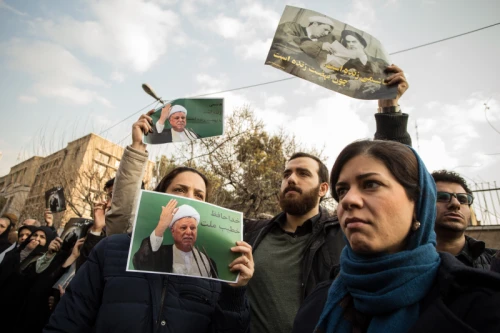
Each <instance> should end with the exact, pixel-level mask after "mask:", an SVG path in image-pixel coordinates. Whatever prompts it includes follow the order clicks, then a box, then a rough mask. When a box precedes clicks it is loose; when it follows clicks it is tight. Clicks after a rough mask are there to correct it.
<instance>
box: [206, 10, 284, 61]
mask: <svg viewBox="0 0 500 333" xmlns="http://www.w3.org/2000/svg"><path fill="white" fill-rule="evenodd" d="M280 16H281V15H280V14H278V13H277V12H275V11H274V10H271V9H268V8H267V7H265V6H264V5H262V4H261V3H259V2H246V4H245V5H244V6H243V7H242V8H241V9H240V11H239V13H238V15H237V16H228V15H226V14H219V15H218V16H217V17H215V18H214V19H212V20H204V21H203V23H202V25H203V26H204V27H206V28H207V29H209V30H211V31H213V32H215V33H216V34H217V35H219V36H221V37H222V38H225V39H228V40H232V41H234V43H235V52H236V53H237V54H238V55H242V56H243V59H255V60H262V59H264V58H265V56H266V55H267V52H269V48H270V46H271V42H272V38H269V36H272V35H274V32H275V31H276V26H277V25H278V23H279V20H280Z"/></svg>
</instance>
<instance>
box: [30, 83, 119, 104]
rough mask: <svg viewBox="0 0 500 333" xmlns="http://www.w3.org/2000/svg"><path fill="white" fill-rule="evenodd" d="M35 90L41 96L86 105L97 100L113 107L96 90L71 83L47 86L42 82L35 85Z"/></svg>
mask: <svg viewBox="0 0 500 333" xmlns="http://www.w3.org/2000/svg"><path fill="white" fill-rule="evenodd" d="M35 91H37V92H38V93H40V94H41V95H43V96H47V97H56V98H59V99H62V100H64V101H65V102H68V103H71V104H75V105H87V104H90V103H92V102H98V103H100V104H102V105H104V106H106V107H108V108H112V107H113V105H112V104H111V103H110V102H109V101H108V100H107V99H106V98H104V97H102V96H100V95H99V94H98V93H97V92H95V91H92V90H88V89H81V88H78V87H75V86H71V85H61V84H59V85H57V84H52V85H50V86H49V85H46V84H44V83H42V84H37V85H36V86H35Z"/></svg>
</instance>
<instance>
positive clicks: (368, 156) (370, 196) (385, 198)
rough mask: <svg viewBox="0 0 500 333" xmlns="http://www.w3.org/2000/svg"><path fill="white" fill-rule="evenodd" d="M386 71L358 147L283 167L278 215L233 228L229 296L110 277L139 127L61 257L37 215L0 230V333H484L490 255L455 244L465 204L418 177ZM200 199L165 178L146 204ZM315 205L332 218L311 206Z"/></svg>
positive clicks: (142, 123)
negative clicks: (327, 159)
mask: <svg viewBox="0 0 500 333" xmlns="http://www.w3.org/2000/svg"><path fill="white" fill-rule="evenodd" d="M387 71H388V72H390V73H391V75H390V76H389V77H388V79H387V82H386V83H387V84H388V85H394V86H397V89H398V95H397V98H396V99H394V100H379V108H378V112H377V113H376V114H375V119H376V126H377V128H376V132H375V136H374V140H362V141H356V142H354V143H352V144H349V145H348V146H347V147H345V148H344V150H343V151H342V152H341V153H340V155H339V156H338V157H337V159H336V161H335V163H334V165H333V168H332V169H331V172H329V171H328V168H327V167H326V166H325V165H324V163H323V162H322V161H321V160H320V159H319V158H318V157H316V156H313V155H310V154H307V153H302V152H297V153H295V154H293V155H292V156H291V157H290V158H289V160H288V161H287V163H286V164H285V165H284V171H283V179H282V183H281V188H280V195H279V203H280V207H281V209H282V212H281V213H279V214H278V215H276V216H275V217H273V218H272V219H270V220H255V219H246V220H245V223H244V237H243V238H244V240H243V241H239V242H236V244H234V247H232V248H231V251H233V252H235V253H238V254H239V256H238V257H237V259H235V260H234V261H233V262H232V263H231V264H230V269H231V270H232V271H237V272H239V274H240V275H239V279H238V281H237V282H236V283H232V284H231V283H224V282H220V281H216V280H210V279H202V278H195V277H187V276H173V275H164V274H151V273H141V272H128V271H126V265H127V258H128V252H129V247H130V242H131V237H130V232H131V231H132V228H133V221H134V214H135V211H136V207H137V204H138V197H139V193H140V190H141V188H142V187H143V185H144V184H143V183H142V186H141V182H142V179H143V176H144V172H145V168H146V164H147V161H148V152H147V150H146V148H147V147H146V145H145V144H144V143H143V136H144V135H145V134H147V133H151V132H152V128H153V126H155V125H154V124H153V122H152V118H151V114H152V112H153V111H150V112H149V113H147V114H144V115H141V117H140V118H139V119H138V120H137V121H136V122H135V123H134V124H133V126H132V144H131V145H130V146H128V147H126V149H125V152H124V155H123V157H122V159H121V162H120V166H119V169H118V172H117V174H116V178H114V179H112V180H110V181H109V182H107V183H106V185H105V188H104V190H105V192H106V193H107V194H108V200H107V201H103V202H98V203H96V204H95V206H94V216H93V219H94V223H93V224H92V227H91V228H90V229H89V231H88V232H87V234H86V235H84V237H83V238H81V239H79V240H78V241H77V242H76V243H75V244H74V245H73V246H72V247H71V248H68V246H65V242H64V241H63V239H61V238H60V237H59V236H58V235H57V233H56V231H55V229H54V227H53V216H52V214H51V213H50V211H46V212H45V221H44V223H39V222H38V221H36V220H33V219H26V220H25V221H23V222H22V223H17V221H16V220H15V217H14V216H12V215H6V216H4V217H2V218H0V291H1V293H0V294H1V295H2V299H3V300H4V303H5V304H7V305H8V306H7V307H5V308H4V310H2V314H3V317H4V318H6V319H7V320H5V321H4V326H3V328H2V332H42V331H43V332H47V333H48V332H153V331H154V332H249V331H250V332H259V333H260V332H287V333H288V332H500V314H499V312H498V309H499V308H500V253H499V252H498V251H496V250H495V249H489V248H487V247H486V244H485V243H484V242H482V241H480V240H475V239H473V238H471V237H469V236H467V235H465V230H466V228H467V226H468V224H469V221H470V218H471V205H472V203H473V200H474V196H473V193H472V192H471V190H470V189H469V188H468V186H467V183H466V182H465V180H464V179H463V178H462V177H461V176H460V175H459V174H457V173H454V172H451V171H447V170H439V171H436V172H433V173H430V172H428V171H427V169H426V167H425V161H423V160H422V159H421V158H420V156H419V155H418V154H417V152H416V151H415V150H413V149H412V148H411V138H410V135H409V134H408V132H407V130H406V127H407V122H408V115H407V114H405V113H402V112H401V109H400V107H399V98H400V97H401V96H402V95H403V94H404V93H405V91H406V90H407V89H408V83H407V81H406V78H405V76H404V73H403V71H402V70H401V69H399V68H398V67H397V66H394V65H391V66H389V67H387ZM209 186H210V184H209V181H208V179H207V177H206V176H205V175H204V174H203V173H202V172H201V171H199V170H196V169H192V168H189V167H179V168H176V169H174V170H172V171H171V172H170V173H168V174H167V175H166V176H165V177H164V178H163V179H162V180H161V181H160V182H159V184H158V185H157V186H156V188H155V189H154V191H156V192H161V193H168V194H175V195H178V196H183V197H187V198H191V199H195V200H200V201H208V200H209V199H210V198H208V197H207V193H208V188H209ZM328 192H330V193H331V195H332V197H333V198H334V199H335V200H336V201H337V202H338V208H337V211H336V213H335V214H330V213H329V212H327V211H326V210H325V209H323V208H322V207H321V206H320V203H321V201H322V200H323V199H324V197H325V196H326V195H327V193H328ZM172 215H175V214H172ZM192 215H193V214H191V215H189V216H190V217H191V220H196V218H195V217H192ZM183 217H184V216H178V217H177V218H176V217H175V216H174V217H173V218H171V219H170V220H169V225H170V224H173V223H175V221H177V220H178V219H181V218H183ZM174 220H175V221H174ZM191 222H193V221H191ZM192 224H194V225H196V223H194V222H193V223H192ZM16 227H18V229H17V230H14V229H15V228H16ZM166 227H167V226H165V228H166ZM165 228H164V229H165ZM164 229H162V230H161V232H159V233H158V234H155V231H153V233H152V234H151V236H150V237H148V238H146V239H145V240H144V241H143V244H142V245H141V253H142V252H143V251H145V252H148V251H149V252H156V251H158V253H160V254H162V253H163V252H162V251H161V248H160V245H158V246H157V247H155V248H153V247H152V246H153V245H152V244H153V243H154V242H153V241H154V240H155V238H154V237H159V236H160V235H162V234H163V232H164ZM13 234H14V235H17V238H18V239H17V240H15V241H14V240H13V239H12V237H10V236H11V235H13ZM159 244H161V242H160V243H159ZM174 246H175V245H174ZM155 249H156V250H155ZM158 249H160V251H159V250H158ZM176 251H181V252H182V251H190V249H182V248H179V249H176ZM170 252H172V249H171V248H170ZM167 257H169V258H171V255H168V256H159V258H167ZM134 260H140V257H139V256H138V257H137V258H134ZM159 260H160V259H159ZM161 260H167V259H161ZM145 264H147V263H145ZM207 274H208V272H207Z"/></svg>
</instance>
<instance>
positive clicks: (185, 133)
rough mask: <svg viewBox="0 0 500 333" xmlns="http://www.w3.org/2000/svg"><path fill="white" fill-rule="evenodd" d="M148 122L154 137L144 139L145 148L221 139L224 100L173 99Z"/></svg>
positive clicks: (149, 136) (146, 136) (157, 110)
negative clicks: (214, 138)
mask: <svg viewBox="0 0 500 333" xmlns="http://www.w3.org/2000/svg"><path fill="white" fill-rule="evenodd" d="M151 118H152V119H153V124H152V125H153V133H148V134H147V135H145V136H144V143H147V144H161V143H171V142H174V143H175V142H189V141H193V140H197V139H200V138H208V137H211V136H218V135H222V134H223V132H224V121H223V120H224V99H222V98H181V99H176V100H173V101H170V102H168V103H167V104H165V105H162V106H161V107H160V108H158V109H156V111H155V113H153V115H152V116H151Z"/></svg>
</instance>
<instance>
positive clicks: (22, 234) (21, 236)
mask: <svg viewBox="0 0 500 333" xmlns="http://www.w3.org/2000/svg"><path fill="white" fill-rule="evenodd" d="M30 235H31V230H29V229H26V228H24V229H22V230H21V231H19V235H18V239H17V244H19V245H21V244H22V243H23V242H24V241H25V240H26V239H28V237H29V236H30Z"/></svg>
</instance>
